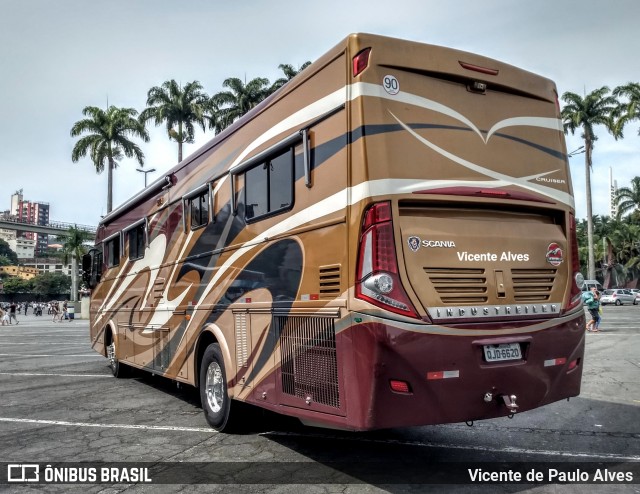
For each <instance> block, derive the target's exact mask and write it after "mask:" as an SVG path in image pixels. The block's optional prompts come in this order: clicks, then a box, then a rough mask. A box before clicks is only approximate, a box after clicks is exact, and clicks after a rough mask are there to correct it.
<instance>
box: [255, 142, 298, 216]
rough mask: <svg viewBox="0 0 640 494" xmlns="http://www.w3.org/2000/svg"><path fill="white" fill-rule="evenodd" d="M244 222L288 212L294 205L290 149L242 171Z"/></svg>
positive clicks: (291, 149) (291, 153)
mask: <svg viewBox="0 0 640 494" xmlns="http://www.w3.org/2000/svg"><path fill="white" fill-rule="evenodd" d="M244 178H245V186H244V190H245V219H246V220H248V221H251V220H255V219H258V218H261V217H263V216H267V215H271V214H274V213H277V212H278V211H284V210H286V209H289V208H290V207H291V205H292V204H293V148H292V147H289V148H287V149H286V150H285V151H284V152H281V153H279V154H277V155H275V156H272V157H270V158H269V159H267V160H265V161H263V162H261V163H259V164H258V165H257V166H255V167H253V168H251V169H249V170H247V171H246V172H245V177H244Z"/></svg>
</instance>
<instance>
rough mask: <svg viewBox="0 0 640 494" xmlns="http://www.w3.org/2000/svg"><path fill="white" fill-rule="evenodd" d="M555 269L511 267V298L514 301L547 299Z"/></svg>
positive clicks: (554, 276)
mask: <svg viewBox="0 0 640 494" xmlns="http://www.w3.org/2000/svg"><path fill="white" fill-rule="evenodd" d="M556 271H557V270H556V269H512V270H511V280H512V282H513V298H514V299H515V300H516V302H538V301H542V302H544V301H546V300H549V295H551V290H552V289H553V282H554V281H555V279H556Z"/></svg>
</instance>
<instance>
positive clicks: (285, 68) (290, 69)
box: [269, 62, 311, 93]
mask: <svg viewBox="0 0 640 494" xmlns="http://www.w3.org/2000/svg"><path fill="white" fill-rule="evenodd" d="M309 65H311V62H305V63H303V64H302V65H301V66H300V68H298V69H297V70H296V68H295V67H294V66H293V65H290V64H288V63H281V64H280V65H278V68H279V69H280V70H282V72H283V73H284V77H281V78H280V79H277V80H276V81H275V82H274V83H273V84H272V85H271V88H270V89H269V92H271V93H275V92H276V91H277V90H278V89H280V88H281V87H282V86H284V85H285V84H286V83H287V82H289V81H290V80H291V79H293V78H294V77H295V76H297V75H298V74H299V73H300V72H302V71H303V70H304V69H306V68H307V67H308V66H309Z"/></svg>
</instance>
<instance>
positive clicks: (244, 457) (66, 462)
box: [0, 306, 640, 494]
mask: <svg viewBox="0 0 640 494" xmlns="http://www.w3.org/2000/svg"><path fill="white" fill-rule="evenodd" d="M18 318H19V322H20V324H19V325H11V326H0V492H69V491H74V492H76V491H77V492H96V493H97V492H100V493H102V492H109V493H119V492H296V493H297V492H301V491H304V492H306V493H310V494H311V493H316V492H318V493H324V492H327V493H333V492H344V493H352V492H357V493H360V492H365V493H368V492H424V491H427V490H428V491H429V492H576V493H577V492H598V493H603V492H604V493H607V492H635V493H637V492H640V483H639V482H640V469H639V467H640V324H639V322H638V321H639V319H640V306H623V307H615V306H607V307H605V308H604V316H603V322H602V325H601V332H600V333H593V334H592V333H587V334H586V335H585V337H586V342H587V345H586V355H585V363H584V372H583V386H582V393H581V395H580V397H578V398H575V399H572V400H570V401H568V402H567V401H562V402H558V403H554V404H551V405H549V406H546V407H543V408H540V409H537V410H533V411H530V412H526V413H522V414H517V415H516V416H515V417H514V418H513V419H512V420H509V419H506V418H504V419H495V420H487V421H482V422H477V423H475V424H474V426H473V427H468V426H467V425H465V424H450V425H441V426H430V427H416V428H407V429H393V430H387V431H377V432H371V433H348V432H340V431H331V430H323V429H313V428H308V427H303V426H300V425H299V424H298V423H297V422H296V421H294V420H291V419H280V418H277V417H273V416H269V415H266V416H260V417H257V418H256V422H255V424H253V427H250V430H249V431H248V432H247V433H246V434H242V435H227V434H220V433H217V432H215V431H213V430H212V429H210V428H209V427H208V426H207V424H206V422H205V420H204V417H203V415H202V410H201V408H200V403H199V395H198V393H197V392H196V391H195V390H194V389H192V388H190V387H185V386H183V387H181V388H178V387H177V386H176V384H175V383H173V382H171V381H169V380H166V379H163V378H160V377H153V376H151V375H149V374H146V373H136V374H134V376H133V377H131V378H127V379H115V378H113V377H112V376H111V373H110V370H109V368H108V366H107V361H106V359H105V358H103V357H102V356H100V355H98V354H96V353H95V352H94V351H93V350H92V349H91V348H90V345H89V336H88V323H87V321H82V320H78V319H76V320H73V321H63V322H55V323H54V322H52V321H51V317H50V316H49V317H47V316H46V315H44V316H42V317H34V316H33V315H29V316H26V317H25V316H20V315H19V316H18ZM16 465H22V466H25V465H26V467H25V469H22V467H16ZM33 465H37V466H38V469H39V476H40V477H39V483H35V482H34V483H30V482H28V481H27V480H29V479H32V478H33V476H34V471H33ZM47 465H51V468H50V469H49V470H48V472H49V473H51V472H53V473H55V474H56V475H58V477H57V479H56V478H54V477H53V476H52V477H51V478H53V479H54V480H57V481H58V483H49V482H42V479H44V477H45V473H46V472H45V470H46V466H47ZM30 466H31V467H30ZM122 466H124V467H125V468H128V469H129V470H127V471H124V473H123V470H122V469H120V470H118V468H120V467H122ZM111 467H114V468H116V470H115V473H114V475H113V476H112V477H108V476H107V478H106V479H104V481H103V479H101V478H100V475H101V474H102V472H103V469H104V468H111ZM10 468H11V469H12V470H11V471H10ZM135 468H140V469H141V470H140V471H139V472H144V470H142V469H143V468H147V470H146V472H147V473H148V474H149V475H150V477H151V479H152V482H151V483H149V484H148V483H146V482H145V481H144V480H145V478H144V476H143V478H142V479H140V478H138V479H134V478H133V475H134V474H135V473H136V470H135ZM73 469H75V470H73ZM81 469H85V470H81ZM90 469H95V472H96V476H97V477H98V479H97V482H88V483H83V484H82V485H74V484H77V483H78V482H77V480H78V479H80V480H82V478H83V477H82V475H89V474H90V473H91V471H90ZM597 469H600V470H601V471H604V469H606V470H608V471H609V473H611V472H613V473H618V474H621V475H622V476H623V478H622V480H615V479H614V481H610V482H607V483H603V482H599V481H598V480H596V479H594V475H595V474H594V472H595V470H597ZM478 470H480V472H478ZM565 470H566V472H565ZM509 471H512V472H513V471H515V472H521V473H523V474H525V473H526V472H533V473H532V475H533V474H540V475H543V477H544V479H542V481H537V483H535V482H529V483H518V482H516V481H509V480H506V481H505V480H504V479H501V480H499V481H497V482H494V481H490V479H489V480H487V481H479V480H477V475H489V474H490V473H494V474H496V475H499V476H507V475H509V473H508V472H509ZM72 472H75V473H72ZM563 472H564V474H565V475H566V477H565V480H566V481H565V482H563V481H562V478H561V477H560V475H561V474H563ZM127 473H128V475H129V477H125V475H126V474H127ZM583 474H587V476H588V481H587V482H584V481H583V480H581V477H580V476H581V475H583ZM21 475H22V477H20V476H21ZM65 475H66V477H65ZM73 475H76V476H75V477H73ZM141 475H143V474H142V473H141ZM471 475H476V481H475V482H471V480H470V478H471ZM571 475H573V480H572V477H571ZM629 475H631V477H632V479H631V481H628V478H627V477H628V476H629ZM552 476H553V478H550V477H552ZM71 477H73V478H71ZM9 478H11V479H13V480H17V481H16V482H7V481H8V479H9ZM74 479H75V480H76V481H74ZM452 479H453V480H452ZM89 480H90V479H89ZM140 480H141V481H140ZM511 480H513V478H511ZM610 480H611V479H610ZM136 481H138V482H136ZM452 481H453V482H454V483H455V484H457V485H450V483H451V482H452Z"/></svg>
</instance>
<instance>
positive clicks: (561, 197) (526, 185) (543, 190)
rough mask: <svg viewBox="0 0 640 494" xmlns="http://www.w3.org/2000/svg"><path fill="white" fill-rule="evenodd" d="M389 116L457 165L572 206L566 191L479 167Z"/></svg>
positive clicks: (571, 198) (571, 199) (570, 198)
mask: <svg viewBox="0 0 640 494" xmlns="http://www.w3.org/2000/svg"><path fill="white" fill-rule="evenodd" d="M389 113H391V112H389ZM391 116H392V117H393V118H395V119H396V121H397V122H398V123H399V124H400V125H401V126H402V128H404V129H405V130H406V131H407V132H409V134H411V135H412V136H413V137H415V138H416V139H417V140H418V141H420V142H421V143H422V144H424V145H425V146H427V147H429V148H431V149H433V150H434V151H435V152H436V153H438V154H441V155H442V156H444V157H445V158H448V159H450V160H451V161H453V162H455V163H458V164H459V165H462V166H464V167H465V168H468V169H469V170H473V171H475V172H477V173H481V174H483V175H486V176H488V177H492V178H495V179H496V180H500V181H502V182H506V183H509V184H513V185H518V186H520V187H522V188H523V189H527V190H531V191H533V192H536V193H538V194H542V195H544V196H547V197H551V198H552V199H554V200H556V201H558V202H562V203H564V204H567V205H569V206H571V207H573V204H574V202H573V197H572V196H571V195H570V194H567V193H566V192H562V191H560V190H557V189H553V188H551V187H545V186H544V185H535V184H532V183H530V182H528V180H523V179H521V178H516V177H512V176H509V175H504V174H503V173H498V172H496V171H493V170H490V169H489V168H484V167H481V166H479V165H476V164H475V163H471V162H470V161H467V160H465V159H464V158H461V157H459V156H456V155H455V154H453V153H450V152H449V151H446V150H444V149H442V148H441V147H439V146H436V145H435V144H434V143H432V142H431V141H429V140H427V139H425V138H424V137H422V136H421V135H420V134H418V133H417V132H415V131H414V130H413V129H412V128H411V127H409V126H408V125H406V124H405V123H404V122H402V121H401V120H400V119H399V118H398V117H396V116H395V115H394V114H393V113H391ZM545 175H546V173H545ZM538 176H540V175H534V176H533V177H538Z"/></svg>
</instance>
